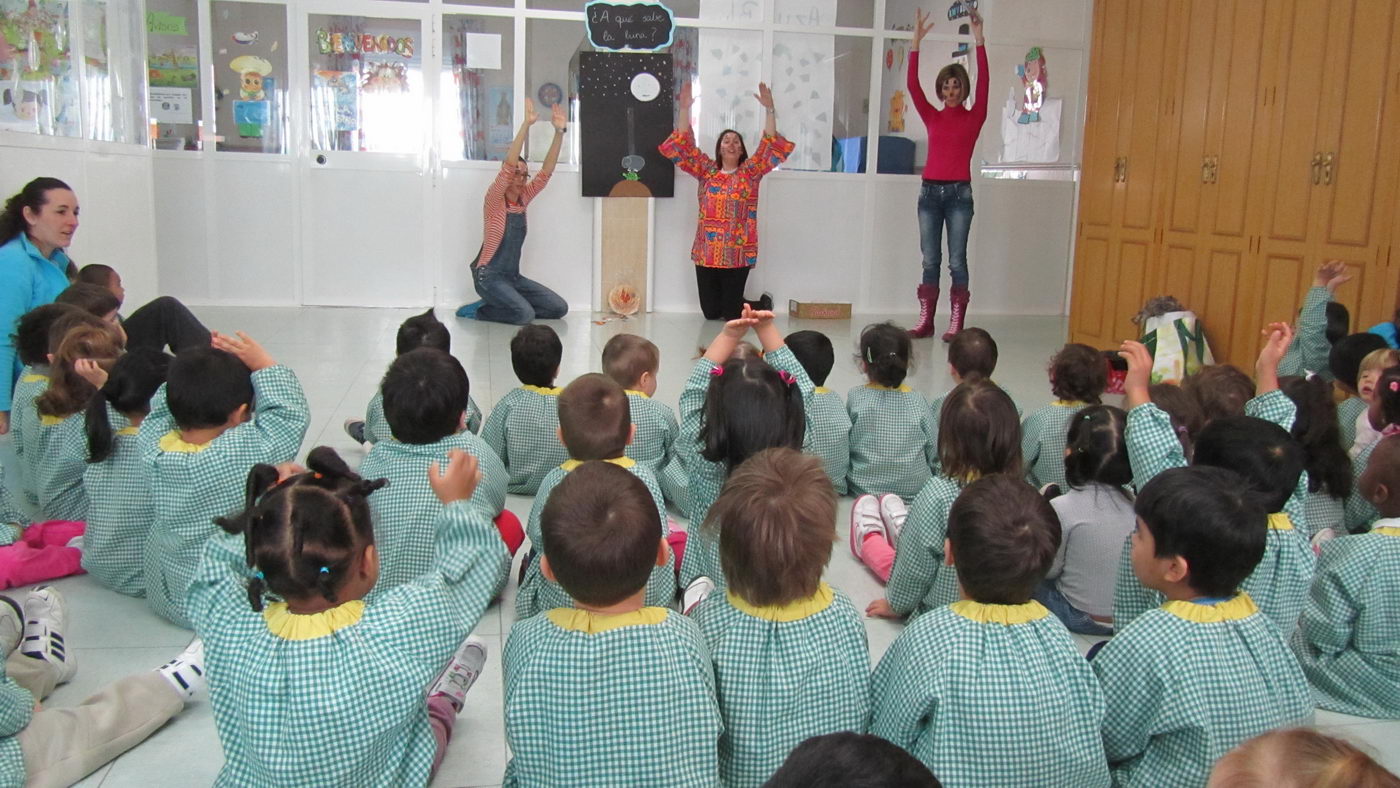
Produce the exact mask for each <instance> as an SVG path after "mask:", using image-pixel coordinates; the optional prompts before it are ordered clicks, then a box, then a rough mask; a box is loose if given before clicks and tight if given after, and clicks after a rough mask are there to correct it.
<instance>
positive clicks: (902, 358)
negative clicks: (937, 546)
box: [846, 323, 938, 502]
mask: <svg viewBox="0 0 1400 788" xmlns="http://www.w3.org/2000/svg"><path fill="white" fill-rule="evenodd" d="M912 349H913V345H912V342H911V340H910V339H909V332H907V331H905V330H904V329H902V328H899V327H898V326H896V325H894V324H892V323H877V324H875V325H872V326H867V327H866V329H865V330H864V331H862V332H861V335H860V368H861V371H862V372H863V373H865V375H866V377H867V378H868V379H869V382H868V383H866V384H865V385H864V386H856V387H855V388H853V389H851V390H850V391H848V392H846V412H847V413H848V414H849V415H850V417H851V432H850V445H851V467H850V470H849V471H847V473H846V486H847V488H848V489H849V490H850V492H851V494H853V495H857V496H859V495H879V494H881V493H894V494H895V495H898V496H899V497H900V498H902V499H904V501H906V502H908V501H911V500H913V498H914V496H916V495H918V494H919V491H920V490H922V489H923V487H924V485H925V484H927V483H928V480H929V478H930V477H931V476H932V470H931V469H932V467H933V465H934V462H935V460H936V459H937V454H938V444H937V443H936V442H935V441H936V440H937V438H936V437H935V435H934V430H933V416H932V415H931V414H930V412H929V409H928V406H927V404H926V403H925V401H924V397H923V395H922V394H919V393H918V392H916V391H914V390H913V389H912V388H910V387H909V386H907V385H905V383H904V378H905V376H906V375H908V373H909V366H910V354H911V353H912Z"/></svg>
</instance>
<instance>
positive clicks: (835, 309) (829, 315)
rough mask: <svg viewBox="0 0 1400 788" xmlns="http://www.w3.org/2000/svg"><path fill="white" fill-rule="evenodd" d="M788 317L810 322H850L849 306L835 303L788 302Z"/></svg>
mask: <svg viewBox="0 0 1400 788" xmlns="http://www.w3.org/2000/svg"><path fill="white" fill-rule="evenodd" d="M788 317H798V318H804V319H810V320H850V319H851V305H850V304H846V303H841V302H836V301H793V300H789V301H788Z"/></svg>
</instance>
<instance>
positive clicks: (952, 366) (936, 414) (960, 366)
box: [929, 328, 1021, 473]
mask: <svg viewBox="0 0 1400 788" xmlns="http://www.w3.org/2000/svg"><path fill="white" fill-rule="evenodd" d="M996 368H997V342H996V340H995V339H992V335H991V334H989V333H987V331H986V329H982V328H964V329H963V330H962V331H959V332H958V335H957V336H955V337H953V341H952V342H950V343H948V374H949V375H951V376H952V378H953V386H954V387H956V386H957V385H958V384H959V383H963V382H965V381H968V380H972V379H973V378H981V379H983V380H986V381H991V379H992V373H993V372H995V371H996ZM1002 390H1003V391H1005V389H1002ZM951 393H953V392H952V389H949V390H948V391H945V392H943V393H942V394H939V395H938V396H937V397H934V398H933V399H932V400H930V401H929V412H930V413H932V414H933V445H934V446H937V445H938V429H939V425H940V424H941V423H942V421H943V405H944V403H945V402H947V400H948V395H949V394H951ZM1006 394H1007V396H1011V392H1009V391H1007V392H1006ZM1011 405H1012V407H1014V408H1015V409H1016V419H1017V421H1019V420H1020V419H1021V406H1020V405H1017V404H1016V402H1015V400H1014V399H1013V400H1012V402H1011ZM933 472H934V473H938V466H937V465H935V466H934V468H933Z"/></svg>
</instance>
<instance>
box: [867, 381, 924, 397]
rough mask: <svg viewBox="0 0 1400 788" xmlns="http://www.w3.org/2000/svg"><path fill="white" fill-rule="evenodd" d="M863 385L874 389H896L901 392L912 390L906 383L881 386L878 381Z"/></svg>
mask: <svg viewBox="0 0 1400 788" xmlns="http://www.w3.org/2000/svg"><path fill="white" fill-rule="evenodd" d="M865 387H866V388H868V389H872V390H874V391H898V392H899V393H901V394H908V393H909V392H911V391H913V389H911V388H909V384H908V383H901V384H899V386H897V387H896V386H881V385H880V384H879V383H867V384H865Z"/></svg>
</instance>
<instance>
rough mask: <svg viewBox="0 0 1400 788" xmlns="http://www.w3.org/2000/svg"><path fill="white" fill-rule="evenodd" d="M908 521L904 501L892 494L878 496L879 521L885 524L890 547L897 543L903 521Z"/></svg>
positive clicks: (902, 527)
mask: <svg viewBox="0 0 1400 788" xmlns="http://www.w3.org/2000/svg"><path fill="white" fill-rule="evenodd" d="M907 519H909V507H907V506H905V505H904V499H903V498H900V497H899V496H898V495H895V494H894V493H885V494H884V495H881V496H880V520H882V521H883V522H884V523H885V533H886V534H887V535H888V536H889V539H890V547H894V546H895V545H896V544H898V543H899V533H900V532H901V531H903V530H904V521H905V520H907Z"/></svg>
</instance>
